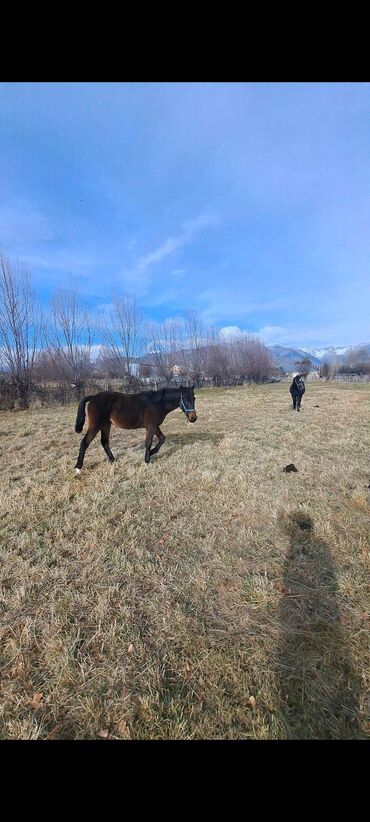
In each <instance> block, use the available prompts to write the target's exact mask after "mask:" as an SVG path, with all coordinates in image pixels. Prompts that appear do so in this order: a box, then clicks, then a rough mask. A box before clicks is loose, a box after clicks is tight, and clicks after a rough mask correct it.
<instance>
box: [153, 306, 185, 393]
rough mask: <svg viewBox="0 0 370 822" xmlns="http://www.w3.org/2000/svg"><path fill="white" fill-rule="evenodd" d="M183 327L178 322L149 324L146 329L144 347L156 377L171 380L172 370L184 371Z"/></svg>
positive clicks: (169, 321) (166, 321)
mask: <svg viewBox="0 0 370 822" xmlns="http://www.w3.org/2000/svg"><path fill="white" fill-rule="evenodd" d="M184 344H185V342H184V335H183V325H182V323H181V321H180V320H177V319H172V320H165V321H164V322H163V323H150V324H148V325H147V328H146V347H147V351H148V354H149V355H150V359H151V361H152V362H153V364H154V366H155V368H156V370H157V372H158V375H159V376H160V377H162V379H165V380H167V381H169V380H171V379H172V377H173V374H174V368H176V366H177V367H179V368H180V371H184V370H185V363H184V358H183V348H184Z"/></svg>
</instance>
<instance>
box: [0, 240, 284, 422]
mask: <svg viewBox="0 0 370 822" xmlns="http://www.w3.org/2000/svg"><path fill="white" fill-rule="evenodd" d="M0 370H1V372H2V376H1V380H2V386H3V389H4V390H5V388H7V390H9V386H11V388H12V390H13V393H14V395H16V397H17V398H18V400H19V403H20V405H21V407H23V408H26V407H28V405H29V402H30V397H31V396H32V395H33V394H38V395H39V396H41V397H42V392H43V391H45V386H46V385H48V386H49V387H50V384H52V383H56V384H58V385H65V386H68V387H69V388H70V390H71V391H73V393H74V396H75V397H76V398H79V397H81V396H82V395H83V393H84V392H85V391H86V387H87V385H89V384H90V383H91V382H92V381H93V380H94V379H96V378H97V377H99V376H100V377H102V376H104V377H105V378H108V379H109V378H119V379H121V380H122V382H123V383H124V384H125V386H127V387H128V388H129V389H131V390H133V389H134V388H135V386H136V385H137V384H138V383H140V381H141V382H143V381H145V378H150V377H156V378H159V379H160V380H163V381H169V380H171V379H173V378H174V376H175V378H176V376H178V378H179V379H181V377H184V378H189V379H192V380H193V381H194V382H195V383H197V384H201V383H202V381H203V382H204V381H209V382H211V383H212V384H214V385H222V384H230V383H237V382H243V381H245V380H255V381H261V380H264V379H266V378H268V377H269V375H270V374H271V372H272V371H273V370H274V363H273V360H272V357H271V355H270V353H269V351H268V349H267V348H266V347H265V346H264V345H263V344H262V343H261V342H260V341H259V340H258V339H256V338H254V337H253V336H250V335H245V334H239V335H235V336H233V337H229V338H227V339H223V338H222V337H220V334H219V331H218V330H217V329H216V328H205V327H204V326H203V325H202V323H201V321H200V319H199V317H198V315H197V314H196V312H188V313H187V314H186V316H185V317H184V318H181V319H174V320H167V321H165V322H163V323H148V322H144V320H143V316H142V314H141V311H140V309H139V307H138V306H137V303H136V301H135V299H134V298H132V297H129V296H119V295H117V294H116V295H114V296H113V299H112V303H111V308H110V309H109V310H108V311H106V312H105V314H104V315H103V316H101V317H99V318H97V317H94V316H93V315H92V314H91V312H88V311H87V309H86V306H84V304H83V301H82V299H81V297H80V295H79V294H78V292H77V290H76V288H75V287H74V285H73V284H72V283H69V284H67V285H66V286H65V287H64V288H61V289H59V290H58V291H57V292H56V293H55V294H54V296H53V298H52V300H51V302H50V305H49V309H48V311H47V312H46V311H42V310H41V309H40V307H39V306H38V305H37V300H36V296H35V294H34V292H33V289H32V287H31V281H30V274H29V271H28V270H27V269H26V268H24V267H21V266H19V265H14V264H13V263H12V262H11V261H10V260H9V259H8V258H7V257H6V256H5V255H4V254H0Z"/></svg>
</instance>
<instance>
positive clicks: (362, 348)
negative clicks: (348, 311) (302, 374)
mask: <svg viewBox="0 0 370 822" xmlns="http://www.w3.org/2000/svg"><path fill="white" fill-rule="evenodd" d="M267 348H269V349H270V351H271V353H272V354H273V356H274V358H275V360H276V363H277V365H281V367H282V368H284V369H285V370H287V371H288V370H289V369H292V368H294V365H295V363H296V361H297V360H303V359H304V358H305V357H308V358H309V359H310V360H311V362H312V365H320V363H323V362H325V360H326V361H327V362H332V361H333V360H335V361H336V362H337V363H338V365H340V364H342V363H343V362H344V361H345V360H346V359H347V357H348V356H349V355H350V354H352V352H353V354H355V352H356V351H358V352H359V355H361V357H360V358H361V359H362V357H363V356H365V358H369V359H370V343H359V344H358V345H344V346H338V347H334V346H329V347H328V348H313V347H311V346H302V347H301V348H291V347H290V346H287V345H273V344H270V345H268V346H267Z"/></svg>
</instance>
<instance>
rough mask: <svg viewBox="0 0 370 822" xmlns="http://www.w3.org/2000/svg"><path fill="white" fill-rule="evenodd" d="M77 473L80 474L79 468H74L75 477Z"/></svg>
mask: <svg viewBox="0 0 370 822" xmlns="http://www.w3.org/2000/svg"><path fill="white" fill-rule="evenodd" d="M79 474H81V468H75V475H76V477H78V475H79Z"/></svg>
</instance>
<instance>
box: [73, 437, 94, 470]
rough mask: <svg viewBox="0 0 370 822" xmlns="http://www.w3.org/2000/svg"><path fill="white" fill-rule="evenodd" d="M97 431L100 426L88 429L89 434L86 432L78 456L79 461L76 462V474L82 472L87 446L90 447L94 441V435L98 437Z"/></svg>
mask: <svg viewBox="0 0 370 822" xmlns="http://www.w3.org/2000/svg"><path fill="white" fill-rule="evenodd" d="M97 433H98V428H89V429H88V431H87V434H85V436H84V438H83V440H82V441H81V445H80V450H79V452H78V458H77V462H76V465H75V469H76V474H79V473H80V471H81V468H82V466H83V461H84V456H85V451H86V448H88V447H89V445H90V442H92V441H93V439H94V437H96V435H97Z"/></svg>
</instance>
